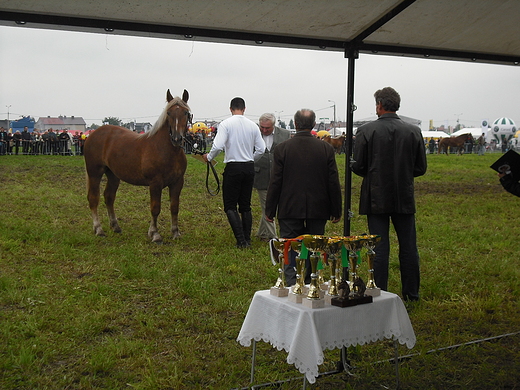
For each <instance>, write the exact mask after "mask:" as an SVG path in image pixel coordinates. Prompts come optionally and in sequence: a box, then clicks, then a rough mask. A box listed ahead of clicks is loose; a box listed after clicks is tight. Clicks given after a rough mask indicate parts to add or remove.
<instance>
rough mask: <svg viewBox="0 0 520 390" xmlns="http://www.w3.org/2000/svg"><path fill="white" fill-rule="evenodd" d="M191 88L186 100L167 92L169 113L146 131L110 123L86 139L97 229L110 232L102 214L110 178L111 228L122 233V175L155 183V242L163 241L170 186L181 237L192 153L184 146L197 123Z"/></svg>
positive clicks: (137, 182) (141, 183)
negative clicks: (160, 225)
mask: <svg viewBox="0 0 520 390" xmlns="http://www.w3.org/2000/svg"><path fill="white" fill-rule="evenodd" d="M188 98H189V94H188V91H186V90H184V93H183V95H182V99H181V98H179V97H175V98H174V97H172V95H171V94H170V90H168V91H167V92H166V100H167V101H168V104H167V105H166V108H165V109H164V111H163V113H162V114H161V116H160V117H159V119H158V120H157V122H156V123H155V125H154V126H153V128H152V129H151V130H150V131H149V132H148V133H145V134H136V133H134V132H133V131H130V130H128V129H125V128H123V127H119V126H112V125H105V126H101V127H99V128H98V129H96V130H95V131H93V132H92V133H91V134H90V136H89V137H88V138H87V140H86V141H85V148H84V155H85V164H86V168H87V189H88V194H87V199H88V202H89V207H90V211H91V213H92V220H93V224H94V233H95V234H96V235H98V236H104V235H105V232H104V231H103V228H102V227H101V223H100V221H99V215H98V204H99V197H100V195H99V191H100V183H101V178H102V177H103V175H106V177H107V183H106V186H105V192H104V197H105V204H106V206H107V210H108V217H109V219H110V227H111V228H112V230H113V231H114V232H116V233H120V232H121V228H120V227H119V224H118V222H117V218H116V215H115V212H114V200H115V198H116V191H117V188H118V187H119V183H120V181H121V180H123V181H125V182H127V183H130V184H133V185H138V186H148V187H149V188H150V209H151V213H152V221H151V223H150V228H149V229H148V236H149V237H150V239H151V240H152V241H153V242H162V237H161V235H160V234H159V232H158V230H157V217H158V215H159V213H160V211H161V194H162V190H163V188H165V187H168V188H169V192H170V211H171V218H172V227H171V232H172V234H173V238H174V239H175V238H177V237H179V236H180V233H179V226H178V214H179V196H180V193H181V190H182V187H183V185H184V173H185V171H186V165H187V161H186V155H185V154H184V151H183V149H182V141H183V137H184V134H185V133H186V131H187V129H188V125H189V123H191V114H190V108H189V106H188V105H187V102H188Z"/></svg>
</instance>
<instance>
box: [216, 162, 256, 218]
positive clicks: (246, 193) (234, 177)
mask: <svg viewBox="0 0 520 390" xmlns="http://www.w3.org/2000/svg"><path fill="white" fill-rule="evenodd" d="M223 176H224V178H223V180H222V198H223V201H224V211H225V212H227V211H228V210H236V209H237V207H238V212H239V213H245V212H247V211H251V194H252V192H253V181H254V179H255V164H254V163H253V162H252V161H251V162H229V163H227V164H226V168H224V175H223Z"/></svg>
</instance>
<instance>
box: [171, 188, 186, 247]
mask: <svg viewBox="0 0 520 390" xmlns="http://www.w3.org/2000/svg"><path fill="white" fill-rule="evenodd" d="M183 186H184V179H183V178H182V179H179V180H178V181H177V183H174V184H171V185H170V186H169V187H168V188H169V190H170V212H171V215H172V230H171V231H172V234H173V238H174V239H175V238H177V237H180V235H181V232H180V231H179V198H180V196H181V190H182V187H183Z"/></svg>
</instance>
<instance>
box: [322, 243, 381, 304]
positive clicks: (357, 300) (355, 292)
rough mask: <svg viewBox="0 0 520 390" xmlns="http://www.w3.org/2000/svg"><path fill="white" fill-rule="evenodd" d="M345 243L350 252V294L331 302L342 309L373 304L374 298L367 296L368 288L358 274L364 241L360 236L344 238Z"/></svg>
mask: <svg viewBox="0 0 520 390" xmlns="http://www.w3.org/2000/svg"><path fill="white" fill-rule="evenodd" d="M343 242H344V244H345V246H346V247H347V249H348V251H349V265H350V276H351V280H350V282H349V289H350V293H349V294H348V297H347V296H345V295H343V296H341V297H340V298H335V299H333V300H332V301H331V303H332V305H334V306H340V307H349V306H355V305H360V304H363V303H371V302H372V297H371V296H369V295H365V290H366V286H365V283H364V282H363V280H362V279H361V278H360V277H359V276H358V274H357V259H358V256H357V253H356V252H357V251H359V250H360V249H361V248H362V247H363V240H362V239H361V238H360V237H358V236H349V237H344V238H343Z"/></svg>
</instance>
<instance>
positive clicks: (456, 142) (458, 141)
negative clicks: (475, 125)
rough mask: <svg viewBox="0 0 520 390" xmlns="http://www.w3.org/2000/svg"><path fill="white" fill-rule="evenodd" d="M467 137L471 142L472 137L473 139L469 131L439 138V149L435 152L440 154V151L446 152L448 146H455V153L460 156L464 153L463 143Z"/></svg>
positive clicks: (472, 140)
mask: <svg viewBox="0 0 520 390" xmlns="http://www.w3.org/2000/svg"><path fill="white" fill-rule="evenodd" d="M467 139H470V140H471V142H474V139H473V136H472V135H471V133H467V134H461V135H459V136H458V137H450V138H441V140H440V141H439V149H438V150H437V154H440V153H446V154H448V147H451V148H453V147H456V148H458V149H457V154H458V155H459V156H461V155H462V153H464V143H465V142H466V140H467ZM442 149H444V152H442Z"/></svg>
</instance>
